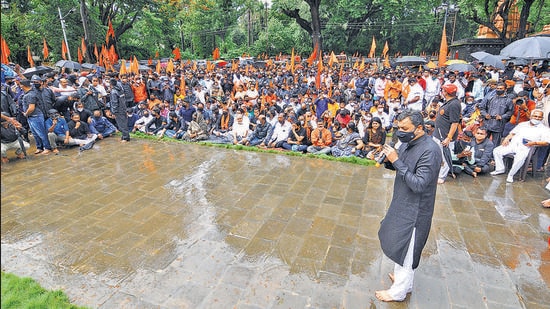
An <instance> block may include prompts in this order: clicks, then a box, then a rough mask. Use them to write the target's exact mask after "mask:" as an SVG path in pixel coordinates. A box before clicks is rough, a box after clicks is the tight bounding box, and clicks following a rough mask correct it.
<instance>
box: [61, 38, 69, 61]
mask: <svg viewBox="0 0 550 309" xmlns="http://www.w3.org/2000/svg"><path fill="white" fill-rule="evenodd" d="M67 51H68V49H67V44H65V40H63V41H62V42H61V58H63V59H64V60H67Z"/></svg>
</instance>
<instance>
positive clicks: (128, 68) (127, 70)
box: [114, 62, 151, 72]
mask: <svg viewBox="0 0 550 309" xmlns="http://www.w3.org/2000/svg"><path fill="white" fill-rule="evenodd" d="M130 65H131V63H130V62H126V72H129V71H130ZM114 67H115V69H117V70H119V71H120V64H115V65H114ZM138 69H139V70H140V71H149V70H150V69H151V68H150V67H148V66H146V65H142V64H140V65H139V66H138Z"/></svg>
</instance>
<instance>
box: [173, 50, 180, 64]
mask: <svg viewBox="0 0 550 309" xmlns="http://www.w3.org/2000/svg"><path fill="white" fill-rule="evenodd" d="M172 54H174V60H175V61H178V60H180V59H181V52H180V48H179V47H176V48H174V50H173V51H172Z"/></svg>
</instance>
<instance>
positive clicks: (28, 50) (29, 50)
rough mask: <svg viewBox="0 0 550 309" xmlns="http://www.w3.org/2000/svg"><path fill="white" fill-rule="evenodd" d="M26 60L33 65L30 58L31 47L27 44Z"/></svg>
mask: <svg viewBox="0 0 550 309" xmlns="http://www.w3.org/2000/svg"><path fill="white" fill-rule="evenodd" d="M27 61H28V62H29V65H30V66H31V67H34V60H33V59H32V53H31V47H30V46H29V45H27Z"/></svg>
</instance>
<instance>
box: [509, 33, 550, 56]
mask: <svg viewBox="0 0 550 309" xmlns="http://www.w3.org/2000/svg"><path fill="white" fill-rule="evenodd" d="M500 55H501V56H504V57H506V58H524V59H548V58H550V37H546V36H532V37H528V38H524V39H521V40H517V41H514V42H512V43H510V44H509V45H508V46H506V47H504V48H503V49H502V50H501V51H500Z"/></svg>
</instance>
